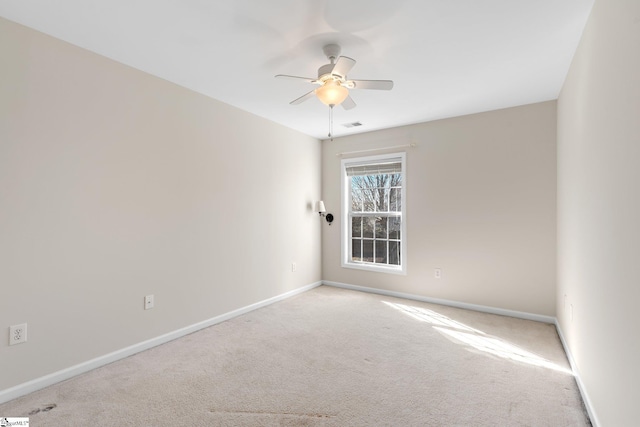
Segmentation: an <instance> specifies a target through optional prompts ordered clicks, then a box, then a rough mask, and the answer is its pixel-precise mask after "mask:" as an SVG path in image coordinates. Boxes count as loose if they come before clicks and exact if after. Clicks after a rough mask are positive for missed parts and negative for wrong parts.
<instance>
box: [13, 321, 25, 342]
mask: <svg viewBox="0 0 640 427" xmlns="http://www.w3.org/2000/svg"><path fill="white" fill-rule="evenodd" d="M23 342H27V324H26V323H23V324H21V325H13V326H9V345H15V344H20V343H23Z"/></svg>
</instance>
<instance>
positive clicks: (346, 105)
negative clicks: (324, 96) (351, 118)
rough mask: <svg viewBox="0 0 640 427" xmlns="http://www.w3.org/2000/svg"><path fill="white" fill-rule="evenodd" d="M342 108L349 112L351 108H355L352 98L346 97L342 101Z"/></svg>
mask: <svg viewBox="0 0 640 427" xmlns="http://www.w3.org/2000/svg"><path fill="white" fill-rule="evenodd" d="M341 105H342V108H344V109H345V110H351V109H352V108H356V103H355V101H354V100H353V98H351V96H347V97H346V99H345V100H344V101H342V104H341Z"/></svg>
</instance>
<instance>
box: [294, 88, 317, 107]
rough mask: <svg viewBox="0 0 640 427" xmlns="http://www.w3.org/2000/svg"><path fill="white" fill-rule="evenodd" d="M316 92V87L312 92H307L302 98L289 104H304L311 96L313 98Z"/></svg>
mask: <svg viewBox="0 0 640 427" xmlns="http://www.w3.org/2000/svg"><path fill="white" fill-rule="evenodd" d="M315 94H316V91H315V89H314V90H312V91H311V92H307V93H305V94H304V95H302V96H301V97H300V98H296V99H294V100H293V101H291V102H290V103H289V104H291V105H298V104H302V103H303V102H304V101H306V100H307V99H309V98H313V97H314V95H315Z"/></svg>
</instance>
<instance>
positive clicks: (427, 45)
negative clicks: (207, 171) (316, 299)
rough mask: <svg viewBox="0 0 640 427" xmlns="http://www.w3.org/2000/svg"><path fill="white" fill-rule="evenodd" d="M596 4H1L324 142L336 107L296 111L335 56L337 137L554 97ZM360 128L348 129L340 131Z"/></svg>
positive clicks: (473, 0) (12, 13)
mask: <svg viewBox="0 0 640 427" xmlns="http://www.w3.org/2000/svg"><path fill="white" fill-rule="evenodd" d="M593 1H594V0H268V1H267V0H162V1H160V0H111V1H105V0H59V1H51V0H0V16H2V17H5V18H7V19H9V20H12V21H15V22H18V23H21V24H23V25H26V26H28V27H31V28H34V29H36V30H39V31H42V32H44V33H47V34H50V35H52V36H54V37H57V38H60V39H62V40H65V41H67V42H70V43H72V44H74V45H77V46H80V47H83V48H86V49H88V50H91V51H94V52H96V53H99V54H101V55H104V56H106V57H109V58H112V59H114V60H116V61H119V62H122V63H124V64H127V65H130V66H132V67H134V68H137V69H140V70H142V71H145V72H147V73H150V74H153V75H156V76H158V77H161V78H164V79H166V80H169V81H171V82H174V83H177V84H179V85H182V86H184V87H187V88H189V89H192V90H194V91H197V92H200V93H202V94H205V95H208V96H210V97H212V98H215V99H218V100H220V101H223V102H226V103H228V104H231V105H234V106H236V107H238V108H241V109H243V110H246V111H249V112H251V113H254V114H256V115H258V116H262V117H265V118H267V119H269V120H272V121H274V122H277V123H281V124H282V125H285V126H287V127H290V128H293V129H297V130H299V131H301V132H303V133H305V134H308V135H311V136H314V137H317V138H320V139H325V138H326V137H327V132H328V129H329V108H328V107H326V106H325V105H323V104H321V103H320V101H318V100H317V99H310V100H308V101H306V102H305V103H303V104H301V105H297V106H292V105H289V102H290V101H292V100H293V99H295V98H297V97H299V96H300V95H302V94H304V93H306V92H308V91H309V90H311V89H312V88H313V87H315V86H311V85H309V84H308V83H305V82H304V81H300V82H298V81H292V80H285V79H275V78H274V75H276V74H292V75H298V76H308V77H315V76H316V73H317V69H318V67H320V66H321V65H323V64H325V63H327V62H328V61H327V59H326V57H325V56H324V55H323V53H322V46H324V45H325V44H328V43H337V44H340V45H341V46H342V55H345V56H349V57H351V58H354V59H355V60H356V61H357V64H356V66H355V67H354V68H353V69H352V70H351V72H350V73H349V78H352V79H364V80H367V79H391V80H393V81H394V82H395V86H394V88H393V90H392V91H388V92H387V91H372V90H353V91H352V92H351V95H352V98H353V99H354V100H355V102H356V103H357V104H358V106H357V107H356V108H354V109H352V110H349V111H346V110H344V109H342V108H340V107H337V108H336V109H335V111H334V134H335V135H336V136H341V135H346V134H352V133H356V132H366V131H371V130H376V129H382V128H388V127H394V126H400V125H405V124H410V123H417V122H424V121H429V120H435V119H440V118H445V117H453V116H459V115H463V114H470V113H476V112H481V111H489V110H495V109H499V108H506V107H511V106H516V105H523V104H529V103H534V102H541V101H547V100H550V99H556V98H557V97H558V94H559V91H560V88H561V87H562V83H563V81H564V78H565V75H566V73H567V70H568V68H569V64H570V62H571V59H572V57H573V53H574V52H575V49H576V47H577V44H578V41H579V39H580V36H581V34H582V30H583V28H584V25H585V22H586V20H587V17H588V14H589V11H590V10H591V6H592V4H593ZM355 121H359V122H361V123H362V124H363V126H360V127H356V128H351V129H347V128H345V127H344V126H342V125H343V124H345V123H351V122H355Z"/></svg>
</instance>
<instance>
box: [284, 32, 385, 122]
mask: <svg viewBox="0 0 640 427" xmlns="http://www.w3.org/2000/svg"><path fill="white" fill-rule="evenodd" d="M340 50H341V49H340V46H338V45H337V44H328V45H326V46H325V47H323V48H322V51H323V52H324V54H325V55H326V56H327V58H328V59H329V61H330V63H329V64H325V65H323V66H322V67H320V68H318V78H317V79H314V78H310V77H298V76H289V75H285V74H278V75H277V76H276V77H281V78H287V79H296V80H304V81H307V82H309V83H312V84H315V85H319V87H318V88H316V89H314V90H312V91H310V92H307V93H305V94H304V95H302V96H301V97H299V98H296V99H294V100H293V101H291V102H290V104H291V105H298V104H301V103H302V102H304V101H306V100H307V99H309V98H313V96H314V95H315V96H317V97H318V99H319V100H320V101H322V102H323V103H324V104H326V105H328V106H329V107H331V108H332V109H333V107H334V106H336V105H342V107H343V108H344V109H345V110H350V109H352V108H354V107H355V106H356V103H355V102H354V101H353V99H352V98H351V96H349V89H377V90H391V88H393V81H391V80H347V73H348V72H349V71H351V69H352V68H353V66H354V65H356V61H355V60H353V59H351V58H349V57H347V56H339V55H340Z"/></svg>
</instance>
